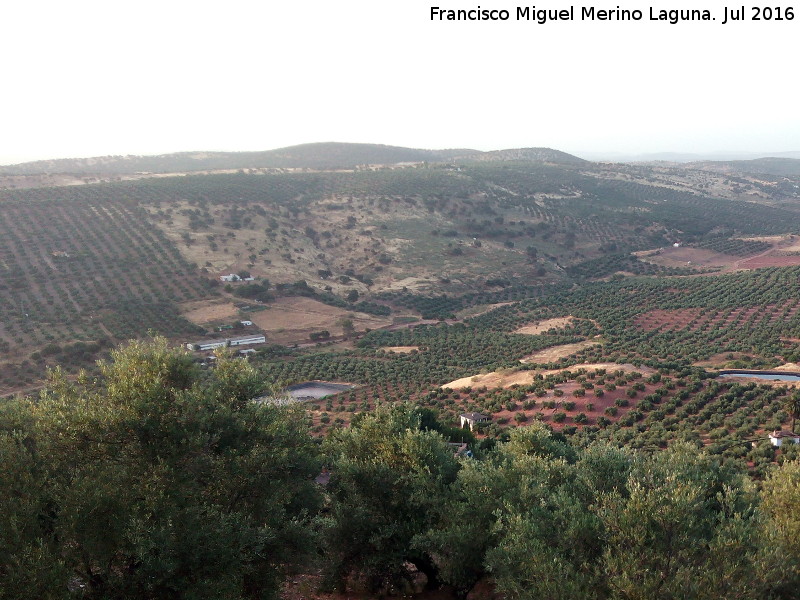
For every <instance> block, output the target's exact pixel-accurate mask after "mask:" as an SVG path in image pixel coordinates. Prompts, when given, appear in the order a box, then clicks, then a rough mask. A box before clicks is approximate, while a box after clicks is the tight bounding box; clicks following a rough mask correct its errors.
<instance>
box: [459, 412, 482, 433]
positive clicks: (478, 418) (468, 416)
mask: <svg viewBox="0 0 800 600" xmlns="http://www.w3.org/2000/svg"><path fill="white" fill-rule="evenodd" d="M459 418H460V419H461V427H465V426H467V425H469V429H470V431H472V429H473V428H474V427H475V423H486V422H488V421H489V417H487V416H486V415H483V414H481V413H475V412H471V413H464V414H463V415H460V416H459Z"/></svg>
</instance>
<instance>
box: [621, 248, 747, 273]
mask: <svg viewBox="0 0 800 600" xmlns="http://www.w3.org/2000/svg"><path fill="white" fill-rule="evenodd" d="M633 254H634V255H635V256H638V257H639V259H640V260H642V261H644V262H649V263H652V264H654V265H661V266H662V267H690V268H692V267H693V268H697V269H708V268H714V267H718V268H730V267H733V265H734V264H735V263H736V261H737V260H738V259H737V257H736V256H729V255H727V254H720V253H719V252H714V251H713V250H704V249H702V248H688V247H686V246H681V247H680V248H673V247H672V246H670V247H668V248H663V249H661V250H660V251H659V252H658V253H657V254H656V253H654V252H653V251H652V250H645V251H642V252H634V253H633Z"/></svg>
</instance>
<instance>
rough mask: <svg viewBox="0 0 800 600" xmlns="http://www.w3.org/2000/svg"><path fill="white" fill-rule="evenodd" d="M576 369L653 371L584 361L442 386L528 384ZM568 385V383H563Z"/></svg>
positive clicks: (510, 371)
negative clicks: (576, 363) (547, 369)
mask: <svg viewBox="0 0 800 600" xmlns="http://www.w3.org/2000/svg"><path fill="white" fill-rule="evenodd" d="M578 369H586V370H587V371H597V370H599V369H605V370H606V371H625V372H626V373H633V372H634V371H636V372H639V373H645V374H650V373H654V372H655V371H654V370H653V369H651V368H649V367H644V366H642V367H636V366H634V365H630V364H621V365H620V364H617V363H585V364H580V365H573V366H571V367H565V368H563V369H551V370H549V371H536V370H533V371H515V370H513V369H508V370H505V371H492V372H491V373H483V374H479V375H473V376H471V377H462V378H461V379H456V380H455V381H451V382H450V383H445V384H444V385H443V386H442V387H443V388H448V389H451V390H458V389H462V388H465V387H487V388H498V387H502V388H509V387H511V386H513V385H530V384H531V383H532V382H533V380H534V377H536V375H545V376H547V375H555V374H557V373H561V372H562V371H577V370H578ZM564 385H568V384H564Z"/></svg>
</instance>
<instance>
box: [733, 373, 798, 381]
mask: <svg viewBox="0 0 800 600" xmlns="http://www.w3.org/2000/svg"><path fill="white" fill-rule="evenodd" d="M720 377H748V378H755V379H768V380H770V381H800V374H798V373H789V372H786V373H781V372H780V371H721V372H720Z"/></svg>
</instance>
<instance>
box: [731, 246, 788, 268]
mask: <svg viewBox="0 0 800 600" xmlns="http://www.w3.org/2000/svg"><path fill="white" fill-rule="evenodd" d="M783 251H786V250H785V249H784V250H783ZM796 265H800V255H797V254H795V255H788V256H787V255H781V254H777V253H775V251H771V252H770V253H769V254H764V255H760V256H754V257H753V258H750V259H748V260H743V261H740V262H739V265H738V266H739V268H740V269H761V268H763V267H794V266H796Z"/></svg>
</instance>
